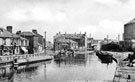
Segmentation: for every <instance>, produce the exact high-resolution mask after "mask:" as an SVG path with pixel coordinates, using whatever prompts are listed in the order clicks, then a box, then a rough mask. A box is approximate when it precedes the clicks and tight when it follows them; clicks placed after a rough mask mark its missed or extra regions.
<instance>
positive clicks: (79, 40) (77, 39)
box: [54, 32, 87, 50]
mask: <svg viewBox="0 0 135 82" xmlns="http://www.w3.org/2000/svg"><path fill="white" fill-rule="evenodd" d="M60 40H61V41H62V43H64V41H65V42H69V41H70V42H72V43H74V44H75V45H76V44H77V46H78V48H83V49H84V48H87V35H86V33H84V34H81V33H80V34H76V33H75V34H66V33H65V34H61V33H60V32H59V33H57V34H56V35H55V36H54V49H55V50H58V49H61V48H58V46H59V44H60Z"/></svg>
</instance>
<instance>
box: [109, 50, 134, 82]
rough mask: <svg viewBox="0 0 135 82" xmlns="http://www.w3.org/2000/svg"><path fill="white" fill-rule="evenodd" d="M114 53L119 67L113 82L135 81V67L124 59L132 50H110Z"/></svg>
mask: <svg viewBox="0 0 135 82" xmlns="http://www.w3.org/2000/svg"><path fill="white" fill-rule="evenodd" d="M108 53H111V54H113V57H114V58H116V59H117V61H118V63H117V67H116V70H115V75H114V78H113V82H135V67H129V66H128V64H129V62H128V61H123V60H124V59H125V58H127V57H128V54H132V52H108Z"/></svg>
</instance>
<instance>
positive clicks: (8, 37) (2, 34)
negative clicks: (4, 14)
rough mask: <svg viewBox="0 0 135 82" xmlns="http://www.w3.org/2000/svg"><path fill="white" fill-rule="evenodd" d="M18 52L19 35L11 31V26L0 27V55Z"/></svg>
mask: <svg viewBox="0 0 135 82" xmlns="http://www.w3.org/2000/svg"><path fill="white" fill-rule="evenodd" d="M12 54H20V37H19V36H18V35H16V34H14V33H12V26H7V29H4V28H0V55H12Z"/></svg>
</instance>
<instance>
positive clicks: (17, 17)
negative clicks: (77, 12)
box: [6, 5, 67, 22]
mask: <svg viewBox="0 0 135 82" xmlns="http://www.w3.org/2000/svg"><path fill="white" fill-rule="evenodd" d="M6 15H7V17H8V18H9V19H11V20H14V21H21V22H23V21H31V20H32V21H41V22H62V21H63V20H65V19H66V17H67V16H66V13H65V12H63V11H60V10H52V9H51V8H49V7H48V6H43V5H42V6H39V5H38V6H35V7H31V6H30V7H28V8H15V9H14V10H13V11H12V12H9V13H8V14H6Z"/></svg>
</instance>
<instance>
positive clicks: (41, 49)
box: [32, 29, 44, 52]
mask: <svg viewBox="0 0 135 82" xmlns="http://www.w3.org/2000/svg"><path fill="white" fill-rule="evenodd" d="M32 32H33V33H35V34H36V35H37V37H38V52H41V51H43V48H44V41H43V36H42V35H41V34H39V33H38V32H37V30H36V29H33V30H32Z"/></svg>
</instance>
